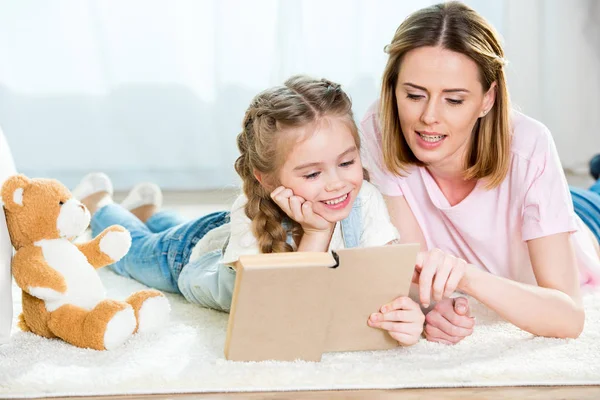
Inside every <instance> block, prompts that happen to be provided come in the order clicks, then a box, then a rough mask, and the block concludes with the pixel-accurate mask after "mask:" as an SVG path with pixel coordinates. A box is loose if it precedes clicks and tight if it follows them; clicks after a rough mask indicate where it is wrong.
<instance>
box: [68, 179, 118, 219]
mask: <svg viewBox="0 0 600 400" xmlns="http://www.w3.org/2000/svg"><path fill="white" fill-rule="evenodd" d="M71 193H72V194H73V197H75V198H76V199H78V200H79V201H81V202H82V203H83V205H84V206H86V207H87V209H88V210H89V211H90V214H91V215H94V213H95V212H96V211H97V210H98V209H99V208H101V207H104V206H105V205H107V204H110V203H112V202H113V199H112V196H113V185H112V182H111V180H110V178H109V177H108V176H107V175H106V174H104V173H101V172H93V173H91V174H87V175H86V176H84V177H83V179H82V180H81V181H80V182H79V184H78V185H77V187H75V189H73V190H72V191H71Z"/></svg>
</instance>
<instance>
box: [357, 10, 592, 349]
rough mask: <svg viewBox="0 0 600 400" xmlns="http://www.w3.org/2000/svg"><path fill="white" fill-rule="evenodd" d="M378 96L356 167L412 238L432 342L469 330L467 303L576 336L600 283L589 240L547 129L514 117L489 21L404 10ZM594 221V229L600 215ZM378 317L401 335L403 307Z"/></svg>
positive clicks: (405, 237)
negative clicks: (586, 290)
mask: <svg viewBox="0 0 600 400" xmlns="http://www.w3.org/2000/svg"><path fill="white" fill-rule="evenodd" d="M386 51H387V53H388V54H389V60H388V63H387V66H386V69H385V71H384V76H383V84H382V91H381V98H380V100H379V101H378V102H377V103H376V104H374V105H373V106H372V107H371V109H370V110H369V111H368V112H367V114H366V116H365V118H364V119H363V121H362V130H363V135H364V149H365V154H364V156H365V162H366V164H367V167H368V170H369V172H370V174H371V180H372V182H373V183H374V184H375V185H376V186H378V187H379V189H380V190H381V192H382V193H383V194H384V195H385V196H384V197H385V200H386V204H387V206H388V209H389V211H390V215H391V217H392V221H393V223H394V224H395V225H396V227H397V228H398V230H399V232H400V235H401V240H402V241H403V242H419V243H421V245H422V248H423V249H424V250H429V251H428V252H426V253H423V254H424V257H423V259H422V260H421V261H419V262H418V263H417V270H418V272H420V276H419V277H418V283H419V292H420V298H421V302H422V303H423V304H424V305H425V306H427V305H428V303H429V301H430V298H431V297H433V299H434V300H436V301H438V303H437V304H436V305H435V306H434V308H433V310H432V311H430V312H429V313H428V315H427V318H426V326H425V333H426V337H427V338H428V339H429V340H433V341H439V342H443V343H456V342H457V341H459V340H461V339H462V338H464V337H465V336H467V335H469V334H470V333H471V332H472V328H473V320H472V319H471V318H470V317H468V313H467V312H468V307H467V306H468V304H467V302H466V299H464V298H462V299H459V300H450V299H446V300H443V301H440V300H442V298H443V297H447V296H448V295H449V294H450V293H451V292H452V291H454V289H455V288H456V289H458V290H460V291H462V292H463V293H466V294H468V295H471V296H473V297H474V298H476V299H478V300H479V301H481V302H482V303H484V304H485V305H487V306H488V307H489V308H491V309H493V310H495V311H496V312H497V313H498V314H499V315H500V316H502V317H503V318H505V319H506V320H507V321H509V322H511V323H513V324H515V325H516V326H518V327H520V328H521V329H524V330H526V331H528V332H531V333H533V334H536V335H541V336H551V337H561V338H565V337H573V338H574V337H577V336H579V334H580V333H581V331H582V329H583V323H584V309H583V305H582V299H581V291H580V286H581V285H595V284H597V283H600V260H599V256H598V253H597V252H596V250H597V246H598V243H597V240H596V239H595V238H594V237H593V235H591V233H590V231H589V229H587V227H586V226H585V224H584V223H583V222H582V220H581V219H580V218H579V217H577V215H576V214H575V212H574V209H573V203H572V199H571V196H570V194H569V188H568V186H567V183H566V180H565V177H564V174H563V172H562V168H561V165H560V161H559V159H558V155H557V152H556V148H555V145H554V142H553V140H552V137H551V135H550V132H549V131H548V129H547V128H546V127H545V126H544V125H542V124H541V123H539V122H537V121H535V120H533V119H531V118H529V117H527V116H525V115H523V114H520V113H517V112H514V111H511V110H510V101H509V95H508V90H507V87H506V80H505V72H504V67H505V64H506V61H505V58H504V51H503V49H502V46H501V45H500V42H499V40H498V34H497V33H496V32H495V30H494V29H493V27H492V26H490V24H489V23H488V22H487V21H485V20H484V19H483V18H482V17H481V16H480V15H478V14H477V13H476V12H475V11H474V10H472V9H471V8H469V7H468V6H466V5H464V4H462V3H459V2H448V3H443V4H438V5H435V6H432V7H429V8H425V9H422V10H419V11H417V12H415V13H414V14H412V15H410V16H409V17H408V18H407V19H406V20H405V21H404V22H403V23H402V24H401V25H400V27H399V28H398V30H397V31H396V34H395V36H394V39H393V40H392V43H391V44H390V45H388V46H387V47H386ZM595 218H596V219H597V220H598V221H600V215H596V216H595ZM386 307H387V308H385V309H384V310H382V313H381V314H379V315H377V316H375V317H374V319H376V320H378V321H379V322H378V324H377V325H376V326H379V327H381V328H383V329H386V330H388V331H397V330H401V329H402V327H401V324H399V323H398V322H396V321H397V318H396V317H397V316H399V315H400V314H401V307H398V306H397V305H396V304H394V303H391V304H390V305H388V306H386Z"/></svg>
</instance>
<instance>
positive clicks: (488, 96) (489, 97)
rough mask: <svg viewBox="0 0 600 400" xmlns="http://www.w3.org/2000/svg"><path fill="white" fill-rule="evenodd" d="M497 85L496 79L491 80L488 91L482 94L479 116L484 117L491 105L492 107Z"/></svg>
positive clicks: (494, 101)
mask: <svg viewBox="0 0 600 400" xmlns="http://www.w3.org/2000/svg"><path fill="white" fill-rule="evenodd" d="M497 88H498V85H497V84H496V81H494V82H492V84H491V85H490V88H489V89H488V91H487V92H486V93H485V94H484V95H483V104H482V105H481V113H480V114H479V116H480V117H485V116H486V115H487V113H489V112H490V110H491V109H492V107H494V103H496V90H497Z"/></svg>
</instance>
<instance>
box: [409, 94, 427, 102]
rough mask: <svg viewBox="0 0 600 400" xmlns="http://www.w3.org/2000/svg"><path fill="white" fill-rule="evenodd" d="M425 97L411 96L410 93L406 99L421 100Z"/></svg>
mask: <svg viewBox="0 0 600 400" xmlns="http://www.w3.org/2000/svg"><path fill="white" fill-rule="evenodd" d="M423 97H425V96H422V95H420V94H410V93H407V94H406V98H408V99H411V100H420V99H422V98H423Z"/></svg>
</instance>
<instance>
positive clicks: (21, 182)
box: [2, 174, 31, 210]
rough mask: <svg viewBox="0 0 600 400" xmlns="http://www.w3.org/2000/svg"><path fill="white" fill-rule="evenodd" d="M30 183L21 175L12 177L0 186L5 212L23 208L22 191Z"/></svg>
mask: <svg viewBox="0 0 600 400" xmlns="http://www.w3.org/2000/svg"><path fill="white" fill-rule="evenodd" d="M30 183H31V179H29V178H28V177H26V176H25V175H23V174H19V175H13V176H11V177H10V178H8V179H7V180H6V181H5V182H4V184H3V185H2V203H4V207H5V208H6V209H7V210H15V209H16V207H21V206H23V190H25V188H26V187H27V186H28V185H29V184H30Z"/></svg>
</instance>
